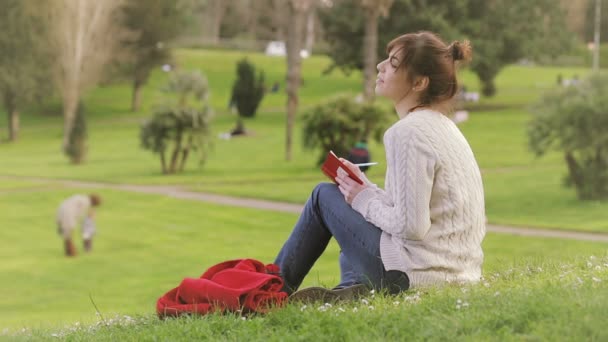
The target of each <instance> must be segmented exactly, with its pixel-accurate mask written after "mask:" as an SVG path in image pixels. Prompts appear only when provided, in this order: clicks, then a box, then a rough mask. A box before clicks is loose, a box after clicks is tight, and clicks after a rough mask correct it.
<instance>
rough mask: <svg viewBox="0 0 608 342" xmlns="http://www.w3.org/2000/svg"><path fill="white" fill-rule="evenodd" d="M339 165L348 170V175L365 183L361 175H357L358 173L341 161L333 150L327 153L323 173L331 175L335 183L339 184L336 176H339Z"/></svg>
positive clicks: (360, 182) (322, 167)
mask: <svg viewBox="0 0 608 342" xmlns="http://www.w3.org/2000/svg"><path fill="white" fill-rule="evenodd" d="M339 167H342V169H343V170H344V171H346V173H348V176H349V177H350V178H352V179H353V180H355V181H356V182H357V183H359V184H361V185H363V181H362V180H361V179H360V178H359V177H357V175H356V174H355V173H354V172H352V171H351V170H350V169H349V168H348V167H347V166H346V165H344V163H343V162H341V161H340V159H338V157H337V156H336V155H335V154H334V152H333V151H329V153H327V157H326V158H325V161H324V162H323V165H321V171H323V173H324V174H325V175H326V176H327V177H329V178H330V179H331V180H332V181H333V182H334V183H336V184H338V182H336V177H337V176H338V168H339Z"/></svg>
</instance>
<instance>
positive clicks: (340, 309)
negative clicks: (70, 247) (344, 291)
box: [338, 308, 346, 312]
mask: <svg viewBox="0 0 608 342" xmlns="http://www.w3.org/2000/svg"><path fill="white" fill-rule="evenodd" d="M338 311H340V312H346V310H344V308H338Z"/></svg>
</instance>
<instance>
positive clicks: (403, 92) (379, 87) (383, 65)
mask: <svg viewBox="0 0 608 342" xmlns="http://www.w3.org/2000/svg"><path fill="white" fill-rule="evenodd" d="M399 64H401V53H400V50H397V49H393V50H391V52H390V53H389V55H388V57H387V58H386V59H385V60H383V61H382V62H380V63H378V66H377V68H378V76H377V78H376V94H377V95H378V96H384V97H386V98H388V99H391V100H393V102H398V101H400V100H402V99H403V98H404V97H405V96H407V95H408V94H409V90H411V85H410V84H409V82H408V81H407V73H406V71H405V68H401V69H398V66H399Z"/></svg>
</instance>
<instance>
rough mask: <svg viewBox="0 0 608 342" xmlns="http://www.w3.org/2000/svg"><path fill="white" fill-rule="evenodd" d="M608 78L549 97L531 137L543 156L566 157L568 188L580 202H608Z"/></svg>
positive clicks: (542, 103)
mask: <svg viewBox="0 0 608 342" xmlns="http://www.w3.org/2000/svg"><path fill="white" fill-rule="evenodd" d="M607 130H608V76H606V75H596V76H593V77H592V78H590V79H588V80H585V81H583V82H581V83H580V84H579V85H576V86H570V87H566V88H562V89H557V90H555V91H552V92H550V93H547V94H546V95H545V96H544V97H543V99H542V100H541V101H540V102H539V103H538V104H537V105H536V106H535V115H534V118H533V120H532V121H531V123H530V126H529V130H528V136H529V145H530V148H531V149H532V150H533V151H534V152H535V153H536V155H537V156H541V155H543V154H545V153H547V152H548V151H550V150H558V151H561V152H562V153H563V154H564V160H565V162H566V165H567V167H568V175H567V177H566V179H565V184H566V185H568V186H574V187H575V189H576V191H577V195H578V197H579V198H580V199H585V200H597V199H606V198H608V135H607V134H606V131H607Z"/></svg>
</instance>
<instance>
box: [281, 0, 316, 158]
mask: <svg viewBox="0 0 608 342" xmlns="http://www.w3.org/2000/svg"><path fill="white" fill-rule="evenodd" d="M310 3H311V1H307V0H299V1H298V0H292V1H291V2H290V16H291V20H290V22H291V24H290V25H288V26H287V127H286V134H285V160H287V161H290V160H291V158H292V155H291V150H292V145H293V142H292V140H293V125H294V122H295V119H296V112H297V109H298V88H299V87H300V74H301V62H302V58H301V57H300V50H301V47H302V31H303V28H304V27H303V26H304V19H305V15H306V11H307V10H308V8H309V7H310Z"/></svg>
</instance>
